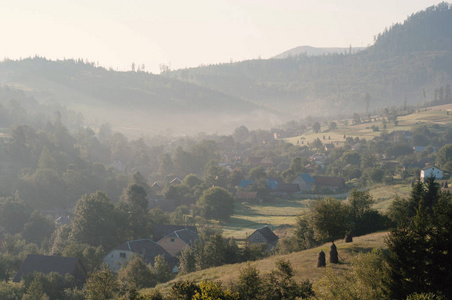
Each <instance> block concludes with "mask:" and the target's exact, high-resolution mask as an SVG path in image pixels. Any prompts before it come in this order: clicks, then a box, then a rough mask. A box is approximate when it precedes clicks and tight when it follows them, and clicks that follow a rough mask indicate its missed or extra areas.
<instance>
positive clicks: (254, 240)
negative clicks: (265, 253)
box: [248, 231, 278, 251]
mask: <svg viewBox="0 0 452 300" xmlns="http://www.w3.org/2000/svg"><path fill="white" fill-rule="evenodd" d="M248 242H249V243H250V244H261V243H264V244H267V247H268V250H269V251H271V250H272V249H274V248H275V247H276V244H277V243H278V241H275V242H273V243H268V241H267V239H265V238H264V236H263V235H262V234H261V233H260V232H259V231H255V232H254V233H253V234H252V235H250V236H249V237H248Z"/></svg>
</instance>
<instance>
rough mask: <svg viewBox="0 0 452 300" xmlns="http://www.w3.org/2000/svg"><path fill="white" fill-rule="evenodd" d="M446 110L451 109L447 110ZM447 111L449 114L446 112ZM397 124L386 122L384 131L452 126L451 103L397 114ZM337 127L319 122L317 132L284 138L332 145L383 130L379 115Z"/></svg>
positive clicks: (342, 122)
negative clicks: (316, 141)
mask: <svg viewBox="0 0 452 300" xmlns="http://www.w3.org/2000/svg"><path fill="white" fill-rule="evenodd" d="M448 110H451V111H450V112H448ZM448 113H449V114H448ZM397 121H398V124H397V126H395V125H394V123H393V122H387V123H386V132H388V133H391V132H392V131H394V130H411V129H412V128H413V127H415V126H422V125H428V126H431V125H435V124H436V125H438V126H439V128H441V127H443V128H445V127H450V126H452V104H447V105H441V106H435V107H430V108H423V109H419V110H416V111H415V112H414V113H412V114H408V115H405V116H399V117H398V118H397ZM336 123H337V129H335V130H332V131H330V130H329V129H328V124H321V129H320V132H319V133H314V132H312V130H308V131H306V132H305V133H304V134H302V135H300V136H296V137H290V138H286V139H284V140H285V141H287V142H289V143H292V144H294V145H300V146H302V145H307V144H308V143H309V144H311V143H312V142H313V141H314V140H316V139H317V138H319V139H320V140H321V141H322V143H323V144H334V146H339V147H341V146H343V145H344V142H345V138H344V135H345V136H346V137H353V138H356V137H358V138H360V139H362V138H365V139H366V140H371V139H373V138H374V137H376V136H379V135H380V134H381V133H382V132H383V131H384V128H383V123H382V118H381V117H375V116H373V117H371V118H370V121H365V122H363V123H361V124H356V125H354V124H352V120H351V119H348V120H342V121H336ZM373 125H375V126H378V128H379V131H373V129H372V126H373Z"/></svg>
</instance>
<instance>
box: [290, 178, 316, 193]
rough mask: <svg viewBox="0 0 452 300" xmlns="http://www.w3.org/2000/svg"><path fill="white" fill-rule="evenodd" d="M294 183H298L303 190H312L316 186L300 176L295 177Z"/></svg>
mask: <svg viewBox="0 0 452 300" xmlns="http://www.w3.org/2000/svg"><path fill="white" fill-rule="evenodd" d="M292 183H293V184H298V187H299V188H300V190H301V191H312V189H313V187H314V183H307V182H305V181H304V180H303V178H301V177H300V176H297V178H295V179H294V180H293V181H292Z"/></svg>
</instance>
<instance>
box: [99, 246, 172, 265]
mask: <svg viewBox="0 0 452 300" xmlns="http://www.w3.org/2000/svg"><path fill="white" fill-rule="evenodd" d="M133 255H140V256H141V257H142V258H143V260H144V262H146V263H147V264H151V265H152V266H154V259H155V258H156V257H157V256H158V255H162V256H163V258H164V259H165V261H166V262H167V263H168V265H169V266H170V267H171V268H172V269H173V272H174V271H177V267H176V260H175V259H174V258H173V257H172V256H171V255H170V254H169V253H168V252H166V250H165V249H163V248H162V247H161V246H160V245H158V244H157V243H156V242H154V241H152V240H151V239H141V240H134V241H128V242H125V243H124V244H121V245H119V246H118V247H116V248H114V249H113V250H111V251H110V252H108V254H107V255H105V256H104V263H105V264H106V265H108V266H109V267H110V269H112V270H113V271H115V272H117V271H118V270H119V269H120V268H121V266H122V265H123V264H125V263H126V262H127V261H128V260H129V259H130V258H131V257H132V256H133Z"/></svg>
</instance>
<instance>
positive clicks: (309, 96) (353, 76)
mask: <svg viewBox="0 0 452 300" xmlns="http://www.w3.org/2000/svg"><path fill="white" fill-rule="evenodd" d="M451 23H452V9H451V8H450V6H449V5H448V4H446V3H443V4H440V5H438V6H433V7H430V8H428V9H427V10H425V11H421V12H419V13H416V14H413V15H412V16H410V17H409V18H408V19H407V20H406V21H405V22H404V23H403V24H395V25H393V26H392V27H391V28H390V29H387V30H386V31H385V32H383V33H380V34H378V35H377V36H376V37H375V40H376V41H375V44H374V45H373V46H371V47H369V48H368V49H367V50H365V51H361V52H359V53H356V54H348V55H346V54H332V55H325V56H307V55H299V56H296V57H289V58H286V59H270V60H251V61H245V62H238V63H233V64H223V65H216V66H206V67H201V68H193V69H186V70H177V71H174V72H171V73H167V74H166V75H167V76H168V77H173V78H179V79H182V80H186V81H189V82H192V83H196V84H199V85H202V86H206V87H210V88H212V89H216V90H219V91H223V92H225V93H227V94H230V95H234V96H237V97H241V98H243V99H247V100H250V101H253V102H254V103H259V104H262V105H266V106H267V107H271V108H273V109H276V110H280V111H284V112H285V113H288V114H289V113H290V114H291V116H292V117H294V116H297V117H303V116H306V115H324V114H335V113H344V112H358V113H360V112H366V113H367V112H368V111H373V110H376V109H379V108H384V107H386V106H393V105H402V104H403V103H404V102H405V101H406V102H407V103H408V104H418V103H423V102H425V101H428V100H434V99H435V91H436V90H437V89H440V88H441V87H443V88H444V87H445V86H446V85H448V84H450V83H451V82H452V77H451V76H452V74H451V72H452V53H451V49H452V48H451V43H452V32H451V31H450V29H449V28H451V26H452V24H451ZM437 96H438V95H437ZM449 100H450V99H449Z"/></svg>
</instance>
